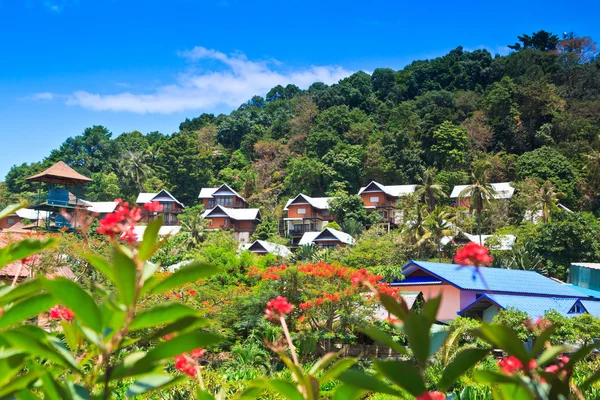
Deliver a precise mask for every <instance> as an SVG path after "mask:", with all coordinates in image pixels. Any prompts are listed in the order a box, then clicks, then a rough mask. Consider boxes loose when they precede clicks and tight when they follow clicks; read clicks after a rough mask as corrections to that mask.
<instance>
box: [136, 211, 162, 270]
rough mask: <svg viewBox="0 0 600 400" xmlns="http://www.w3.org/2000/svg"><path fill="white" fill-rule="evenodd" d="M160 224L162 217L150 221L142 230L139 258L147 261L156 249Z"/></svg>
mask: <svg viewBox="0 0 600 400" xmlns="http://www.w3.org/2000/svg"><path fill="white" fill-rule="evenodd" d="M161 226H162V218H157V219H155V220H154V221H152V222H150V223H149V224H148V226H147V227H146V230H145V231H144V239H143V240H142V243H141V244H140V248H139V250H138V256H139V258H140V260H142V261H147V260H149V259H150V258H151V257H152V255H153V254H154V253H155V252H156V250H157V249H158V245H157V242H158V230H159V229H160V227H161Z"/></svg>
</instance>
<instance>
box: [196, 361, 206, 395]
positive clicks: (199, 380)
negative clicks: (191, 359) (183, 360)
mask: <svg viewBox="0 0 600 400" xmlns="http://www.w3.org/2000/svg"><path fill="white" fill-rule="evenodd" d="M196 373H197V374H198V385H200V389H202V391H203V392H205V391H206V388H205V387H204V380H202V369H201V368H200V366H199V365H197V366H196Z"/></svg>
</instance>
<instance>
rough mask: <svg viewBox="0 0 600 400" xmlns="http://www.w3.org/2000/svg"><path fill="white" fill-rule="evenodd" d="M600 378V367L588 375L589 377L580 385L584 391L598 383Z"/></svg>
mask: <svg viewBox="0 0 600 400" xmlns="http://www.w3.org/2000/svg"><path fill="white" fill-rule="evenodd" d="M599 379H600V369H599V370H598V371H596V372H594V373H593V374H592V375H590V376H588V378H587V379H586V380H585V381H584V382H583V383H582V384H581V385H580V386H579V388H580V389H581V390H582V391H584V390H586V389H587V388H589V387H590V386H592V385H593V384H594V383H596V382H597V381H598V380H599Z"/></svg>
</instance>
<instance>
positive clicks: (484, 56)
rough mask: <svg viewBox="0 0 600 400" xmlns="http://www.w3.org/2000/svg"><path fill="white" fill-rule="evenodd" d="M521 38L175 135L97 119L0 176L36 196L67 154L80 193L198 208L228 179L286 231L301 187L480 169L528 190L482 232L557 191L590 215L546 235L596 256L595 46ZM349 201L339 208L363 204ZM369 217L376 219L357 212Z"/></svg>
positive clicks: (599, 123)
mask: <svg viewBox="0 0 600 400" xmlns="http://www.w3.org/2000/svg"><path fill="white" fill-rule="evenodd" d="M518 40H519V42H518V43H516V44H515V45H512V46H510V47H511V48H512V49H513V51H512V52H511V53H510V54H509V55H506V56H499V55H496V56H492V54H490V53H489V52H488V51H487V50H475V51H465V50H464V49H463V48H462V47H458V48H456V49H455V50H452V51H451V52H450V53H448V54H447V55H445V56H443V57H439V58H435V59H432V60H422V61H415V62H413V63H412V64H410V65H408V66H406V67H405V68H403V69H401V70H398V71H394V70H392V69H389V68H378V69H375V70H374V71H373V73H372V74H371V75H369V74H367V73H365V72H362V71H361V72H356V73H354V74H353V75H351V76H349V77H347V78H345V79H342V80H341V81H340V82H339V83H337V84H333V85H331V86H328V85H325V84H323V83H320V82H316V83H314V84H312V85H311V86H310V87H309V88H308V89H307V90H301V89H299V88H298V87H296V86H294V85H287V86H285V87H284V86H276V87H274V88H273V89H271V90H270V91H269V93H267V95H266V97H264V98H263V97H260V96H255V97H253V98H252V99H250V100H249V101H248V102H247V103H245V104H242V105H241V106H240V107H239V108H238V109H237V110H235V111H233V112H231V113H230V114H229V115H223V114H222V115H218V116H215V115H213V114H202V115H200V116H199V117H196V118H192V119H186V120H185V121H184V122H182V123H181V124H180V127H179V132H176V133H173V134H171V135H165V134H161V133H159V132H151V133H148V134H146V135H144V134H142V133H140V132H137V131H134V132H128V133H123V134H121V135H118V136H116V137H113V135H112V133H111V132H110V131H109V130H108V129H107V128H105V127H103V126H93V127H91V128H86V129H85V130H84V132H83V133H82V134H81V135H79V136H76V137H73V138H69V139H67V140H66V141H65V142H64V143H63V144H62V145H61V146H60V148H58V149H56V150H53V151H52V152H51V153H50V154H49V155H48V157H46V158H45V159H44V160H42V161H40V162H36V163H32V164H22V165H18V166H14V167H13V168H12V169H11V170H10V172H9V173H8V174H7V176H6V181H5V183H4V185H3V186H1V187H0V203H2V204H0V206H3V205H5V204H7V203H10V202H14V201H15V200H17V199H18V198H23V197H25V198H32V199H33V198H35V193H34V192H35V190H36V189H35V188H34V187H33V186H32V185H31V184H29V183H28V182H26V181H25V180H24V178H25V177H27V176H29V175H32V174H34V173H37V172H39V171H41V170H43V169H44V168H46V167H48V166H49V165H51V164H52V163H54V162H56V161H59V160H62V161H65V162H66V163H67V164H69V165H70V166H72V167H73V168H75V169H76V170H78V171H79V172H81V173H83V174H85V175H88V176H91V177H92V178H93V179H94V182H93V183H92V184H90V185H88V187H87V188H86V189H85V193H82V196H83V197H84V198H85V199H88V200H92V201H94V200H95V201H107V200H112V199H114V198H119V197H120V198H123V199H128V200H134V199H135V197H136V195H137V193H139V192H141V191H145V192H151V191H157V190H159V189H161V188H166V189H168V190H169V191H170V192H171V193H172V194H173V195H174V196H175V197H177V198H178V199H179V200H180V201H182V202H183V203H185V204H186V205H193V204H195V203H197V196H198V193H199V191H200V188H202V187H211V186H216V185H218V184H220V183H227V184H229V185H230V186H232V187H233V188H234V189H236V190H238V191H239V192H240V193H241V194H242V195H243V196H245V197H246V199H247V200H248V201H249V202H250V205H251V206H255V207H260V208H261V209H262V211H263V216H264V220H265V224H264V225H265V226H263V227H262V229H261V228H259V234H260V236H262V238H268V237H270V236H273V235H274V234H275V233H276V229H277V224H276V223H275V222H276V221H277V220H279V219H280V218H281V217H282V214H283V212H282V209H283V205H284V204H285V201H286V200H287V199H288V198H290V197H293V196H295V195H297V194H298V193H299V192H302V193H305V194H308V195H312V196H320V195H332V194H341V193H350V194H356V193H357V192H358V190H359V188H360V187H361V185H364V184H366V183H367V182H369V181H371V180H376V181H378V182H380V183H382V184H390V185H394V184H395V185H399V184H420V183H422V182H425V185H428V187H430V186H431V185H440V186H439V188H441V189H442V191H443V192H445V194H446V195H447V194H449V193H450V191H451V189H452V187H453V186H454V185H456V184H467V183H471V182H472V181H473V180H474V178H475V175H473V174H476V175H478V176H479V177H480V178H481V179H482V180H485V181H486V182H503V181H511V182H513V183H514V186H515V187H516V188H517V192H516V195H515V197H514V199H513V200H512V201H511V202H510V204H509V206H506V204H503V205H497V206H493V205H491V206H488V207H486V210H485V213H484V215H483V216H481V215H480V217H481V218H482V221H481V224H482V225H483V227H482V231H483V233H494V232H497V231H498V229H505V230H506V229H507V228H506V226H507V225H512V226H517V225H519V224H520V223H521V222H522V221H523V218H524V217H525V216H526V215H527V210H531V209H538V208H543V207H544V204H545V205H546V206H554V204H555V203H556V202H557V201H560V203H561V204H562V205H564V206H566V207H568V208H569V209H571V210H574V211H578V212H582V213H581V214H580V213H575V214H574V215H571V216H562V217H560V218H561V220H568V221H570V222H565V224H567V225H568V224H570V223H571V222H573V221H572V220H576V221H575V223H576V224H577V227H581V229H580V230H579V231H577V232H576V233H575V231H574V229H575V228H572V227H570V225H569V228H568V229H567V228H565V226H559V227H556V228H555V229H554V228H552V227H545V228H544V229H546V230H549V231H551V232H546V233H545V236H547V237H556V238H560V239H561V240H571V239H572V237H573V235H575V237H577V241H578V246H581V247H580V248H573V247H572V246H571V245H572V244H569V243H565V244H564V247H563V248H561V249H556V246H554V247H552V249H547V250H548V251H552V252H555V253H556V254H560V255H561V257H563V256H564V254H566V253H568V252H571V253H572V254H582V256H581V257H579V258H583V259H595V258H597V256H598V254H599V251H600V243H599V241H598V238H597V236H598V235H597V232H596V231H595V230H594V229H596V228H595V227H596V226H597V225H598V223H597V222H596V219H595V217H594V216H592V215H588V214H584V213H583V212H591V213H594V214H597V213H598V210H599V208H600V203H599V201H598V196H597V193H598V191H599V189H600V139H599V137H600V136H599V135H600V58H599V57H598V56H597V55H598V52H597V48H596V44H595V42H594V41H593V40H592V39H591V38H589V37H580V36H577V35H575V34H566V35H564V36H563V38H562V39H561V38H559V37H558V36H556V35H553V34H551V33H548V32H545V31H539V32H536V33H534V34H532V35H523V36H520V37H519V38H518ZM426 171H428V172H426ZM478 179H479V178H478ZM544 196H545V197H544ZM438 197H439V198H438V199H437V200H438V201H439V202H441V203H444V202H446V203H449V200H448V199H447V198H444V196H443V195H440V196H438ZM346 200H348V201H347V202H346V203H343V202H342V204H341V205H339V206H338V208H339V209H343V208H344V207H345V205H347V204H353V201H354V202H356V201H355V200H356V199H352V198H348V199H346ZM359 207H360V204H359ZM346 208H347V207H346ZM427 211H428V212H430V211H432V210H431V209H429V210H427ZM416 212H417V214H418V218H419V219H420V217H421V216H422V215H421V214H420V211H419V210H417V211H416ZM437 216H438V217H440V215H439V214H438V215H437ZM441 217H443V215H442V216H441ZM361 218H362V219H363V221H361V222H363V223H366V224H368V223H370V222H372V221H369V220H367V219H365V218H364V216H359V217H358V218H354V219H359V220H360V219H361ZM437 219H438V220H440V218H437ZM338 222H339V223H340V224H342V225H343V223H344V221H343V220H340V221H338ZM546 222H547V220H546ZM556 223H557V224H558V221H557V222H556ZM350 225H351V224H350ZM438 228H439V227H438ZM551 228H552V229H554V230H552V229H551ZM539 229H541V228H538V230H539ZM577 229H579V228H577ZM590 229H591V230H592V231H589V230H590ZM354 230H355V231H357V232H359V231H360V228H358V229H354ZM416 230H417V231H418V227H417V228H416ZM475 230H476V229H475V228H474V227H473V228H472V229H470V231H471V232H475ZM439 231H440V230H439V229H438V233H439ZM598 232H600V230H599V231H598ZM505 233H506V232H505ZM524 234H525V236H524V237H529V238H531V237H534V236H535V235H534V234H533V233H531V232H530V231H527V232H525V233H524ZM415 235H416V237H417V239H418V236H419V232H415ZM527 235H529V236H527ZM564 235H566V236H567V237H565V236H564ZM421 236H422V233H421ZM438 236H439V235H438ZM417 239H415V240H416V241H418V240H417ZM588 239H589V240H588ZM586 243H587V244H586ZM540 246H542V245H539V246H538V252H541V251H542V250H540V248H541V247H540ZM542 247H543V246H542ZM564 249H567V250H568V251H567V252H565V251H564ZM427 254H428V253H422V252H419V254H418V255H422V256H426V255H427ZM430 255H431V256H433V254H431V253H430Z"/></svg>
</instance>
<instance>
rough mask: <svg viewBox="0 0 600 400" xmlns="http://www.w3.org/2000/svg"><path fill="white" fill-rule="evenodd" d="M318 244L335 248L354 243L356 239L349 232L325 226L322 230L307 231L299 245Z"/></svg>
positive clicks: (324, 247) (327, 247)
mask: <svg viewBox="0 0 600 400" xmlns="http://www.w3.org/2000/svg"><path fill="white" fill-rule="evenodd" d="M311 244H314V245H317V246H318V247H319V249H335V248H337V247H345V246H347V245H352V244H354V239H353V238H352V236H350V235H348V234H347V233H344V232H341V231H338V230H337V229H332V228H327V227H326V228H325V229H323V230H322V231H321V232H306V233H304V235H302V238H301V239H300V242H299V243H298V245H299V246H306V245H311Z"/></svg>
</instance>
